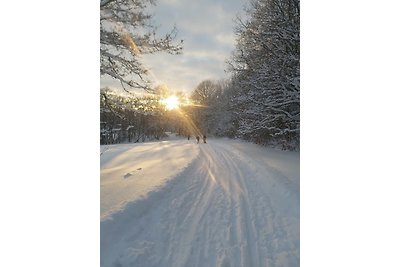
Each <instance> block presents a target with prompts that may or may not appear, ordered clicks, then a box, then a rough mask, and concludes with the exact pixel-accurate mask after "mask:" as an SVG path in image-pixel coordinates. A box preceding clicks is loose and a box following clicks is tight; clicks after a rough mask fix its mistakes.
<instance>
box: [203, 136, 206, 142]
mask: <svg viewBox="0 0 400 267" xmlns="http://www.w3.org/2000/svg"><path fill="white" fill-rule="evenodd" d="M203 142H204V144H207V136H206V135H203Z"/></svg>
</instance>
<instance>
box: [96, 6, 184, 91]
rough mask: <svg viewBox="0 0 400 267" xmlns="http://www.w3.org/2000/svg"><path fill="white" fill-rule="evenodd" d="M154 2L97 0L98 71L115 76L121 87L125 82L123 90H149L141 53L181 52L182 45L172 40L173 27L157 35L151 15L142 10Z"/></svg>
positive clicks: (173, 35)
mask: <svg viewBox="0 0 400 267" xmlns="http://www.w3.org/2000/svg"><path fill="white" fill-rule="evenodd" d="M154 4H155V1H154V0H100V75H102V76H103V75H108V76H110V77H112V78H115V79H117V80H118V81H120V82H121V85H122V86H123V87H124V89H125V88H126V87H125V86H127V89H125V90H129V89H132V88H140V89H144V90H147V91H149V90H151V87H150V83H149V81H148V80H147V79H146V74H147V72H148V70H147V69H146V68H145V67H144V66H143V64H142V63H141V62H140V55H141V54H145V53H154V52H158V51H165V52H168V53H171V54H178V53H180V52H181V49H182V47H181V45H176V44H172V42H173V40H174V38H175V36H176V29H173V30H172V31H171V32H170V33H169V34H167V35H165V36H164V37H163V38H157V37H156V34H155V27H154V26H153V25H152V24H151V16H150V15H148V14H146V13H145V10H146V8H147V6H148V5H154Z"/></svg>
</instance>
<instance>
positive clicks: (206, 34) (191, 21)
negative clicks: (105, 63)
mask: <svg viewBox="0 0 400 267" xmlns="http://www.w3.org/2000/svg"><path fill="white" fill-rule="evenodd" d="M246 4H247V0H201V1H193V0H157V2H156V6H155V7H154V6H153V7H152V8H151V11H150V13H151V14H153V21H154V25H156V26H158V31H157V34H159V36H161V35H162V34H165V33H168V32H169V31H170V30H171V29H172V28H173V27H174V25H175V26H176V27H177V29H178V35H177V37H176V42H177V43H179V42H180V40H183V53H182V54H181V55H169V54H167V53H155V54H152V55H143V56H142V60H143V62H144V64H145V66H146V67H148V68H150V74H149V76H148V78H149V79H150V80H151V81H152V82H153V85H154V86H157V85H161V84H164V85H166V86H168V87H169V88H170V89H171V90H172V91H183V92H185V93H190V92H191V91H192V90H193V89H194V88H195V87H196V86H197V85H198V84H199V83H200V82H201V81H203V80H206V79H213V80H217V79H223V78H228V77H229V73H228V72H226V69H227V64H226V60H227V59H228V58H229V57H230V55H231V53H232V51H233V50H234V47H235V34H234V27H235V19H236V17H237V16H238V15H240V16H244V13H245V12H244V10H243V8H244V6H245V5H246ZM104 86H110V87H114V86H116V87H119V82H117V81H115V80H112V79H110V78H106V77H101V87H104Z"/></svg>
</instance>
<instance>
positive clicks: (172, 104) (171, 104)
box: [161, 95, 179, 110]
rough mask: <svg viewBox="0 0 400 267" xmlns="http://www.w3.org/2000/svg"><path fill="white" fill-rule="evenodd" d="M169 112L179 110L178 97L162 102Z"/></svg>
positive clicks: (171, 97)
mask: <svg viewBox="0 0 400 267" xmlns="http://www.w3.org/2000/svg"><path fill="white" fill-rule="evenodd" d="M161 103H163V104H164V105H165V108H166V109H167V110H173V109H177V108H178V107H179V99H178V98H177V97H176V96H174V95H173V96H170V97H168V98H165V99H163V100H161Z"/></svg>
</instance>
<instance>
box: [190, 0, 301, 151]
mask: <svg viewBox="0 0 400 267" xmlns="http://www.w3.org/2000/svg"><path fill="white" fill-rule="evenodd" d="M250 3H251V6H250V7H249V8H248V9H247V10H246V11H247V13H248V18H249V19H248V20H247V21H242V20H241V19H238V21H237V26H236V40H237V43H236V49H235V51H234V53H233V55H232V57H231V58H230V60H229V62H228V64H229V70H230V72H231V74H232V75H231V79H230V81H229V82H226V81H225V82H223V83H221V82H212V81H204V82H202V83H201V84H200V85H199V86H198V87H197V88H196V89H195V92H194V93H193V95H192V98H193V99H194V100H195V101H197V103H198V104H200V105H204V106H207V107H208V108H204V109H203V110H201V111H199V112H198V114H197V118H196V119H197V120H199V123H200V122H203V125H201V123H200V125H201V126H202V127H203V128H204V127H206V128H207V131H208V132H209V133H211V134H215V135H219V136H229V137H238V138H242V139H245V140H249V141H252V142H255V143H259V144H265V145H278V146H281V147H282V148H283V149H290V150H294V149H299V146H300V3H299V1H297V0H253V1H251V2H250ZM205 124H206V125H205Z"/></svg>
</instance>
